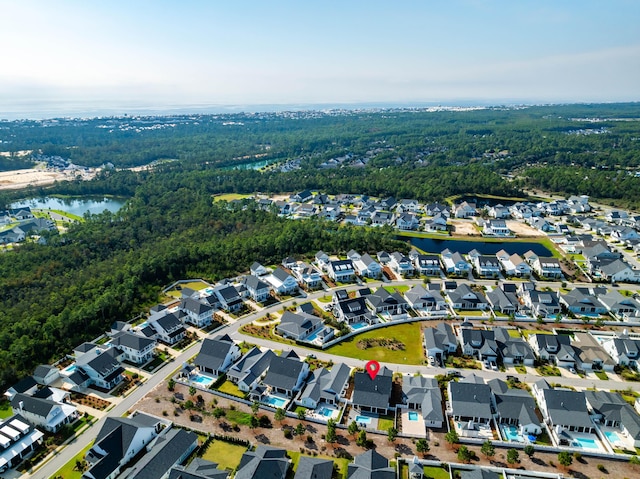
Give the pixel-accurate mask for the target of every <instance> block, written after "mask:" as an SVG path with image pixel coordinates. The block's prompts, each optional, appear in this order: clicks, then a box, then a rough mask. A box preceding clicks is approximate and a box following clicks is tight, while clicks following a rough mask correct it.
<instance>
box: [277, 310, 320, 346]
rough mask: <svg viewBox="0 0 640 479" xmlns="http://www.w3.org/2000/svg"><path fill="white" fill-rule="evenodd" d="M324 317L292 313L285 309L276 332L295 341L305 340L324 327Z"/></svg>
mask: <svg viewBox="0 0 640 479" xmlns="http://www.w3.org/2000/svg"><path fill="white" fill-rule="evenodd" d="M323 324H324V322H323V321H322V318H319V317H318V316H314V315H311V314H306V313H292V312H291V311H285V313H284V314H283V315H282V318H281V319H280V324H278V326H276V332H277V333H278V334H279V335H281V336H283V337H285V338H289V339H293V340H294V341H304V340H306V339H307V338H308V337H309V336H310V335H311V334H313V333H314V332H316V331H318V330H319V329H321V328H322V327H323Z"/></svg>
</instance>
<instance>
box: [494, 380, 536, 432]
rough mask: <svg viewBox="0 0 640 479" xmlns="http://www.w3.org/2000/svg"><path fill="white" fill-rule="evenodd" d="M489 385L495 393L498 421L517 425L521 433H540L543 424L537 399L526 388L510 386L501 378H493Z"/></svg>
mask: <svg viewBox="0 0 640 479" xmlns="http://www.w3.org/2000/svg"><path fill="white" fill-rule="evenodd" d="M488 385H489V387H490V388H491V391H492V393H493V402H494V406H495V411H496V415H495V417H496V421H497V422H498V423H499V424H508V425H511V426H516V427H517V428H518V433H519V434H520V435H523V436H524V435H531V434H533V435H536V436H537V435H538V434H540V433H541V432H542V424H541V423H540V420H539V419H538V415H537V414H536V401H535V400H534V399H533V397H532V396H531V394H529V393H528V392H527V391H525V390H524V389H519V388H509V386H508V385H507V383H506V382H504V381H502V380H501V379H492V380H490V381H488Z"/></svg>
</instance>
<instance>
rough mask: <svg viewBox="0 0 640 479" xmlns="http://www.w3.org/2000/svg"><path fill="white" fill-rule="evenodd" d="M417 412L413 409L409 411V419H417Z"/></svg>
mask: <svg viewBox="0 0 640 479" xmlns="http://www.w3.org/2000/svg"><path fill="white" fill-rule="evenodd" d="M417 420H418V413H417V412H415V411H409V421H417Z"/></svg>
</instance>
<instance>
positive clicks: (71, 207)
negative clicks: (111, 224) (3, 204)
mask: <svg viewBox="0 0 640 479" xmlns="http://www.w3.org/2000/svg"><path fill="white" fill-rule="evenodd" d="M126 201H127V200H126V199H125V198H104V197H97V198H95V197H87V198H74V199H61V198H54V197H49V196H47V197H44V198H32V199H30V200H24V201H19V202H17V203H13V204H11V205H9V208H24V207H26V206H28V207H30V208H35V209H40V210H62V211H66V212H67V213H71V214H74V215H77V216H84V214H85V213H86V212H89V213H91V214H98V213H102V212H103V211H104V210H109V211H111V212H112V213H115V212H116V211H118V210H119V209H120V208H122V206H124V204H125V203H126Z"/></svg>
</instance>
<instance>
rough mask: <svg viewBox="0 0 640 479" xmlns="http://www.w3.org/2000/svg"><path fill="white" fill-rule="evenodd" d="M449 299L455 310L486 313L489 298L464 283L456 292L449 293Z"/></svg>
mask: <svg viewBox="0 0 640 479" xmlns="http://www.w3.org/2000/svg"><path fill="white" fill-rule="evenodd" d="M446 294H447V298H448V299H449V303H450V304H451V306H452V307H453V308H454V309H458V310H461V311H484V310H485V309H487V298H485V296H484V295H483V294H482V293H481V292H479V291H477V290H473V289H471V287H470V286H469V285H468V284H466V283H462V284H459V285H458V286H457V287H456V289H455V290H453V291H447V293H446Z"/></svg>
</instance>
